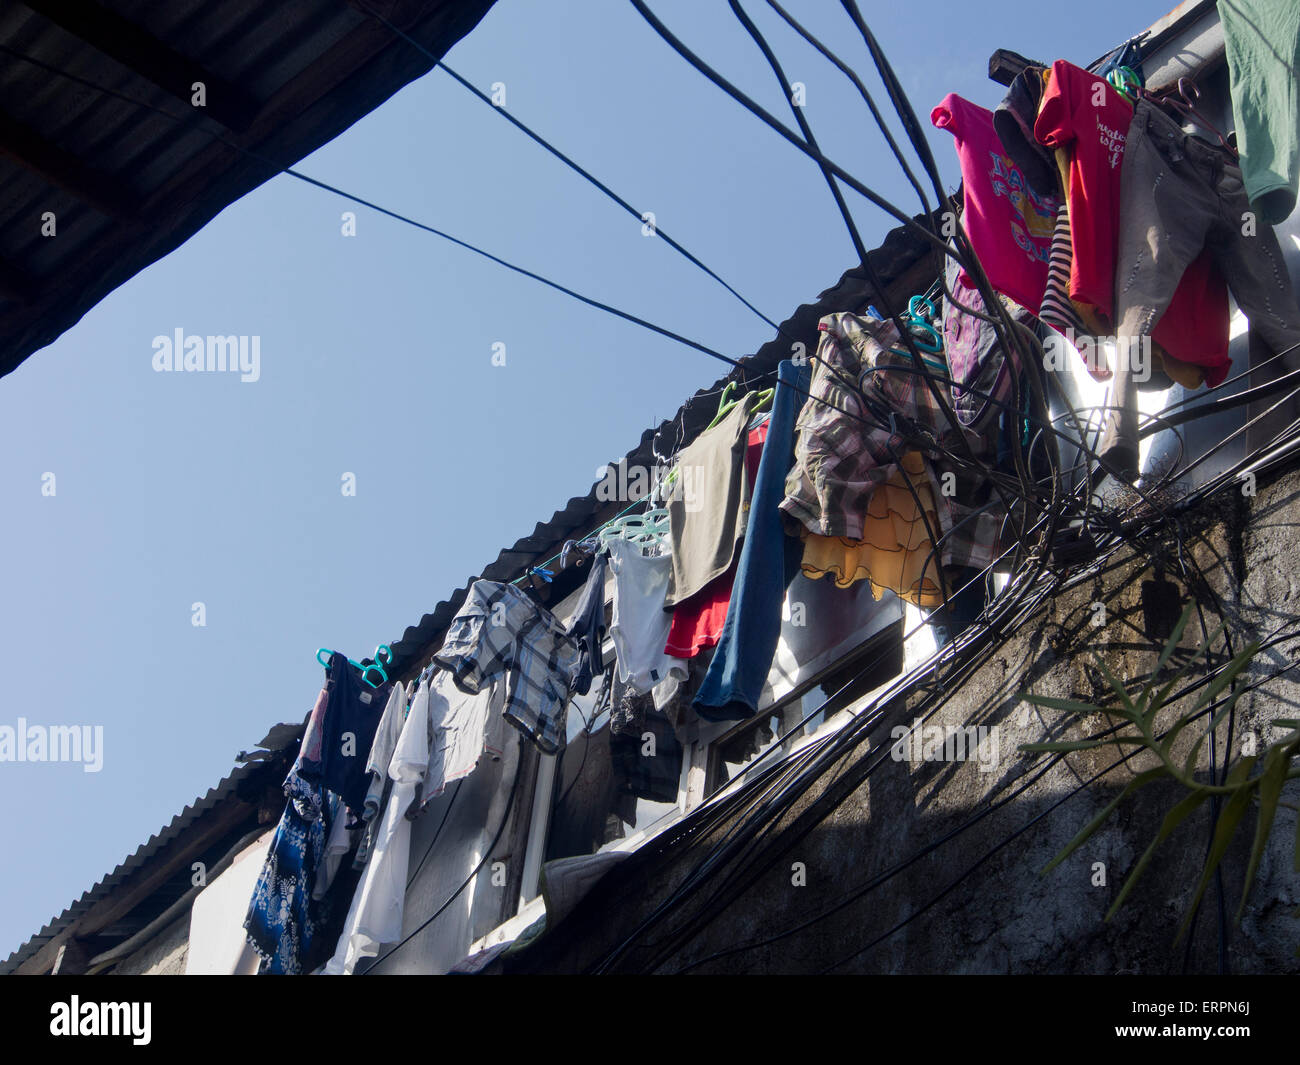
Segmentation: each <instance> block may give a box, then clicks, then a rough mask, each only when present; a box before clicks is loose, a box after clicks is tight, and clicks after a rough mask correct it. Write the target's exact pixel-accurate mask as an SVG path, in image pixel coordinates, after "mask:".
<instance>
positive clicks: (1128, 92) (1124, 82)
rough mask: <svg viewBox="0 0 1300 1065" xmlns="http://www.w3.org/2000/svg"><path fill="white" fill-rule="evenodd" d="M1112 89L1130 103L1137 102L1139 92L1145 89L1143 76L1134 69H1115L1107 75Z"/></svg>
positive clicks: (1125, 67)
mask: <svg viewBox="0 0 1300 1065" xmlns="http://www.w3.org/2000/svg"><path fill="white" fill-rule="evenodd" d="M1106 80H1107V81H1108V82H1110V85H1111V88H1113V89H1114V90H1115V91H1116V92H1117V93H1119V94H1120V95H1121V96H1122V97H1124V99H1126V100H1127V101H1128V102H1129V103H1136V102H1137V95H1138V90H1140V89H1142V88H1143V81H1142V76H1141V75H1140V74H1139V73H1138V72H1137V71H1136V70H1134V69H1133V68H1132V67H1128V66H1124V67H1115V68H1114V69H1112V70H1111V71H1110V72H1109V73H1108V74H1107V75H1106Z"/></svg>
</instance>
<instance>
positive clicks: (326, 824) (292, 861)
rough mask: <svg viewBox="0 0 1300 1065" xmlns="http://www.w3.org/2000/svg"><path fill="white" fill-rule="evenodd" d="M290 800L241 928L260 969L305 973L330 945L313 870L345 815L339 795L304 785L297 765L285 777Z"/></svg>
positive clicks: (324, 903)
mask: <svg viewBox="0 0 1300 1065" xmlns="http://www.w3.org/2000/svg"><path fill="white" fill-rule="evenodd" d="M284 793H285V795H286V796H287V798H288V800H289V801H288V802H286V803H285V805H284V813H283V814H281V815H280V823H279V825H277V826H276V829H275V836H274V837H273V838H272V840H271V847H270V850H269V851H268V852H267V855H266V861H265V863H264V864H263V866H262V873H261V875H260V876H259V877H258V878H257V886H256V887H255V888H254V889H253V897H252V899H251V900H250V901H249V905H248V916H247V917H245V918H244V929H245V931H247V933H248V941H249V943H251V944H252V946H253V949H254V950H256V951H257V953H258V954H259V955H260V956H261V958H262V964H261V966H260V968H259V970H258V971H259V972H262V973H271V974H277V975H279V974H284V975H299V974H302V973H309V972H311V971H312V970H313V969H315V968H317V967H318V966H319V965H320V964H321V963H323V962H324V961H325V960H326V959H327V958H328V957H329V955H330V952H331V951H332V950H333V947H334V944H333V943H332V942H330V941H329V939H328V938H327V937H326V936H325V935H324V929H325V926H326V925H327V924H328V921H329V911H330V905H331V903H330V898H329V896H326V898H324V899H313V898H312V886H313V884H314V882H315V879H316V869H317V867H318V866H319V865H320V863H321V859H322V857H323V856H324V854H325V841H326V839H327V838H328V836H329V829H330V825H332V824H333V821H334V818H335V817H337V816H344V810H343V806H342V804H341V803H340V801H339V799H338V797H337V796H336V795H334V794H332V793H331V792H328V791H325V790H324V789H323V788H321V787H319V786H316V785H312V784H308V783H307V782H306V781H305V780H303V779H302V777H300V776H299V775H298V766H297V764H295V765H294V768H293V769H292V770H290V772H289V775H288V777H286V778H285V781H284Z"/></svg>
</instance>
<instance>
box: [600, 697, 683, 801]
mask: <svg viewBox="0 0 1300 1065" xmlns="http://www.w3.org/2000/svg"><path fill="white" fill-rule="evenodd" d="M609 753H610V758H611V760H612V763H613V782H614V790H615V792H616V793H619V794H623V795H627V796H629V797H632V798H636V799H645V800H646V801H648V802H660V803H669V802H676V801H677V791H678V788H679V786H680V783H681V775H682V754H683V748H682V743H681V740H680V739H679V738H678V736H677V733H676V731H675V730H674V728H673V724H672V722H671V721H669V719H668V718H667V717H666V716H665V715H664V714H661V713H658V712H652V713H647V714H645V715H644V716H643V717H642V719H641V724H640V731H637V732H627V731H624V732H618V733H611V734H610V736H609Z"/></svg>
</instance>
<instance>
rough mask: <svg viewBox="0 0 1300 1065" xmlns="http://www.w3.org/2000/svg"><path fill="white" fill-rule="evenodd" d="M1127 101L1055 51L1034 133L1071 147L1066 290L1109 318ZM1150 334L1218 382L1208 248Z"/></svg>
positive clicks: (1224, 337)
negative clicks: (1070, 255)
mask: <svg viewBox="0 0 1300 1065" xmlns="http://www.w3.org/2000/svg"><path fill="white" fill-rule="evenodd" d="M1132 121H1133V107H1132V105H1131V104H1130V103H1129V102H1128V101H1127V100H1126V99H1125V98H1124V97H1123V96H1121V95H1120V94H1119V93H1118V92H1117V91H1116V90H1115V88H1114V87H1113V86H1112V85H1111V84H1110V83H1109V82H1107V81H1106V80H1105V79H1104V78H1099V77H1097V75H1095V74H1090V73H1088V71H1086V70H1083V69H1081V68H1080V67H1076V66H1075V65H1074V64H1073V63H1067V62H1066V61H1065V60H1064V59H1058V60H1057V61H1056V62H1055V63H1053V64H1052V73H1051V77H1050V78H1049V79H1048V82H1047V87H1046V89H1045V90H1044V92H1043V102H1042V106H1041V107H1040V108H1039V110H1038V119H1037V121H1036V122H1035V123H1034V136H1035V137H1036V138H1037V139H1038V140H1039V141H1040V142H1041V143H1042V144H1045V145H1047V147H1049V148H1053V149H1056V148H1061V149H1065V150H1066V151H1068V152H1069V153H1070V188H1069V197H1068V199H1069V205H1070V240H1071V243H1072V244H1073V245H1074V263H1073V265H1072V266H1071V268H1070V298H1071V299H1073V300H1076V301H1078V302H1079V303H1085V304H1089V305H1090V306H1093V307H1095V308H1096V309H1097V312H1098V314H1099V315H1100V316H1101V317H1102V318H1103V319H1104V320H1105V321H1106V322H1109V323H1113V322H1114V318H1115V249H1116V245H1117V244H1118V241H1119V203H1120V169H1121V166H1122V164H1123V160H1124V147H1125V142H1126V141H1127V139H1128V128H1129V125H1130V124H1131V123H1132ZM1151 339H1152V340H1153V341H1155V343H1157V344H1159V345H1160V346H1161V347H1162V348H1164V349H1165V350H1166V351H1168V352H1169V354H1170V355H1172V356H1174V358H1176V359H1181V360H1183V361H1184V362H1191V363H1196V364H1197V365H1199V366H1205V367H1207V370H1206V380H1207V381H1208V382H1209V383H1211V384H1218V383H1219V382H1220V381H1222V380H1223V379H1224V377H1225V376H1226V375H1227V370H1228V364H1229V360H1228V288H1227V285H1226V284H1224V281H1223V278H1222V276H1221V275H1220V274H1219V271H1218V268H1217V267H1216V266H1215V264H1214V260H1213V258H1212V257H1211V256H1210V255H1209V254H1208V253H1204V252H1203V253H1202V254H1201V255H1200V256H1199V257H1197V258H1196V259H1195V260H1194V261H1193V262H1192V263H1191V265H1190V266H1188V268H1187V270H1186V271H1185V272H1184V274H1183V279H1182V281H1181V283H1180V284H1179V286H1178V288H1177V290H1176V291H1175V292H1174V295H1173V298H1172V299H1171V300H1170V303H1169V307H1168V308H1167V310H1166V311H1165V313H1164V314H1163V315H1162V316H1161V318H1160V321H1159V323H1157V325H1156V327H1155V329H1154V330H1153V331H1152V334H1151Z"/></svg>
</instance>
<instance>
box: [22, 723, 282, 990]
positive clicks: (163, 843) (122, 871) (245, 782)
mask: <svg viewBox="0 0 1300 1065" xmlns="http://www.w3.org/2000/svg"><path fill="white" fill-rule="evenodd" d="M304 724H305V723H300V724H297V725H293V724H281V725H277V726H275V728H273V729H272V730H271V732H270V733H269V734H268V735H267V736H266V738H265V739H263V740H262V741H261V743H259V744H258V747H259V751H257V752H254V753H253V755H252V757H251V759H250V760H248V761H246V762H244V763H243V764H242V765H239V766H236V768H235V769H234V770H232V771H231V772H230V773H229V774H228V775H227V776H225V777H224V778H222V780H220V781H219V782H218V783H217V784H216V786H214V787H212V788H209V789H208V791H207V793H206V794H204V795H200V796H199V797H198V798H196V799H195V800H194V801H193V802H192V803H190V804H189V805H188V806H186V807H185V808H184V809H183V810H181V812H180V813H178V814H176V816H175V817H173V818H172V819H171V821H170V822H168V823H167V824H166V825H164V826H163V827H162V828H161V829H159V830H158V831H157V832H155V833H154V834H153V835H152V836H150V837H149V839H148V840H147V841H146V842H144V843H143V844H141V845H140V846H139V847H137V848H136V850H135V851H134V852H133V853H132V854H130V855H129V856H128V857H126V858H125V859H123V861H122V862H121V863H120V864H119V865H118V866H117V868H115V869H114V870H113V871H112V872H111V873H109V874H108V875H107V876H105V877H104V878H103V879H101V880H99V881H97V882H96V883H95V884H94V885H92V886H91V887H90V889H89V890H87V891H86V892H84V893H83V894H82V896H81V897H80V898H79V899H77V900H76V901H75V902H73V903H71V904H70V905H69V906H68V907H67V908H66V909H65V910H64V911H63V912H62V913H61V914H59V915H58V916H57V917H54V918H52V919H51V920H50V921H49V923H47V924H46V925H45V927H44V928H42V929H41V930H40V931H39V932H37V933H36V934H35V935H34V936H32V937H31V938H30V939H29V940H27V942H26V943H24V944H23V945H22V946H20V947H19V948H18V949H17V950H15V951H14V952H13V953H12V954H10V955H9V957H8V958H6V959H5V960H4V961H3V962H0V974H4V973H11V972H13V971H15V970H16V969H17V968H18V967H19V966H20V965H22V963H23V962H25V961H26V960H27V959H28V958H30V957H31V956H32V955H34V954H35V953H36V952H37V951H39V950H40V949H41V948H42V947H43V946H45V944H46V943H48V942H49V941H50V940H51V939H53V938H54V937H55V936H57V935H58V934H59V933H60V932H62V931H63V930H64V929H66V928H67V927H68V926H69V925H71V924H72V923H73V922H74V921H76V919H77V918H78V917H80V916H81V915H82V914H84V913H85V912H86V911H87V910H88V909H90V907H91V906H92V905H94V904H95V903H97V902H99V901H100V900H101V899H105V898H107V897H108V896H109V895H111V894H112V892H113V891H114V890H115V889H117V888H118V887H120V886H122V885H123V884H125V883H127V882H128V881H129V880H130V878H131V877H132V875H134V874H135V873H136V872H137V871H138V870H139V869H141V868H142V867H143V866H144V865H145V864H146V863H148V862H149V861H150V860H151V859H152V858H153V857H154V856H155V855H156V854H158V853H159V852H160V851H162V850H163V849H164V848H166V847H167V846H168V845H169V844H171V843H172V842H173V841H175V840H177V839H178V838H179V837H180V836H181V835H182V834H183V833H186V832H190V831H191V830H193V829H194V828H196V826H198V824H199V822H201V821H202V819H203V818H204V816H205V815H206V814H208V813H209V812H210V811H212V810H214V809H216V808H217V807H219V806H221V805H222V804H224V803H225V802H227V801H228V800H230V799H232V798H235V797H237V796H239V795H241V794H243V795H247V794H249V793H250V791H251V790H253V789H256V788H258V787H260V786H261V785H262V784H263V783H266V782H270V781H275V782H277V783H278V780H277V779H276V778H277V777H282V776H283V775H284V772H285V767H286V765H287V763H288V761H289V759H290V758H291V757H292V756H293V755H294V754H295V753H296V751H297V745H298V742H299V740H300V739H301V738H302V732H303V727H304ZM241 757H244V755H242V754H241ZM166 901H167V902H168V904H170V901H173V900H170V899H169V900H166ZM162 908H163V907H161V906H158V907H155V909H159V910H161V909H162ZM135 923H136V924H137V925H139V926H143V924H145V923H147V919H145V920H140V921H137V922H135ZM114 931H116V932H118V933H119V934H122V935H125V934H128V933H127V930H126V929H125V928H122V927H119V928H116V929H115V930H114Z"/></svg>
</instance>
